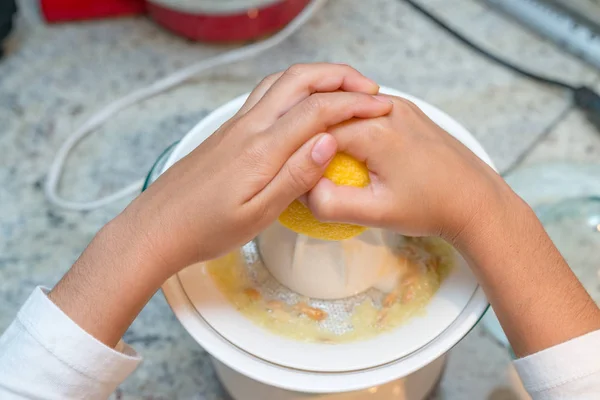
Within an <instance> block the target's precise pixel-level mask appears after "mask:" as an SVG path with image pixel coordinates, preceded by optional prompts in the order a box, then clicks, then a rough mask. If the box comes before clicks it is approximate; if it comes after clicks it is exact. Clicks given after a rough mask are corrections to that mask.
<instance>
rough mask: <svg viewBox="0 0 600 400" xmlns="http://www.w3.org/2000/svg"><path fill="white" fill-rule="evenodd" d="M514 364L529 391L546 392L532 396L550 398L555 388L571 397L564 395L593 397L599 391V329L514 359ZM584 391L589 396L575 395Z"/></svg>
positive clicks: (533, 392)
mask: <svg viewBox="0 0 600 400" xmlns="http://www.w3.org/2000/svg"><path fill="white" fill-rule="evenodd" d="M514 364H515V367H516V369H517V371H518V373H519V376H520V377H521V380H522V381H523V386H524V387H525V389H526V390H527V391H528V392H529V393H530V394H536V393H540V394H543V393H545V394H546V395H548V396H547V397H536V398H553V397H550V396H551V394H550V393H551V392H553V391H556V392H557V393H558V392H559V393H571V397H564V398H569V399H576V398H577V399H580V398H586V399H587V398H590V399H591V398H594V399H595V398H597V397H595V396H597V395H598V393H599V392H600V330H598V331H595V332H591V333H588V334H586V335H583V336H580V337H578V338H575V339H572V340H569V341H568V342H565V343H561V344H559V345H556V346H554V347H551V348H549V349H545V350H542V351H540V352H538V353H535V354H532V355H530V356H527V357H524V358H521V359H519V360H515V361H514ZM584 388H586V389H584ZM571 389H572V390H571ZM580 390H583V391H585V393H583V392H582V391H580ZM586 394H589V395H590V396H592V397H579V395H583V396H585V395H586ZM556 398H558V397H556ZM560 398H563V397H560Z"/></svg>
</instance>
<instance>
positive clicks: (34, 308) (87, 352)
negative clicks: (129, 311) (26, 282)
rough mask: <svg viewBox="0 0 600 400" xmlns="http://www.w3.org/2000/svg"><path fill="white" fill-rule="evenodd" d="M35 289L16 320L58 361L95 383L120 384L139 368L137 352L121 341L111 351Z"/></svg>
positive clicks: (43, 293)
mask: <svg viewBox="0 0 600 400" xmlns="http://www.w3.org/2000/svg"><path fill="white" fill-rule="evenodd" d="M45 292H47V290H46V289H43V288H41V287H38V288H36V289H35V291H34V292H33V294H32V295H31V296H30V297H29V299H28V300H27V301H26V302H25V304H24V305H23V307H22V308H21V310H20V311H19V313H18V314H17V321H18V322H20V323H21V324H22V325H23V327H24V328H25V329H26V330H27V332H28V333H29V334H30V335H31V336H32V337H33V338H34V339H35V340H36V341H37V342H38V343H39V344H40V345H41V346H43V347H44V348H45V349H46V350H47V351H48V352H49V353H51V354H52V355H53V356H54V357H55V358H57V359H59V360H60V361H62V362H63V363H64V364H65V365H67V366H69V367H70V368H72V369H74V370H76V371H77V372H79V373H81V374H82V375H84V376H86V377H88V378H91V379H92V380H95V381H98V382H102V383H120V382H122V381H123V380H124V379H125V378H127V376H129V375H130V374H131V373H132V372H133V371H134V370H135V369H136V368H137V366H138V365H139V363H140V361H141V358H140V357H139V356H138V355H137V353H136V352H135V350H133V349H132V348H131V347H129V346H128V345H127V344H125V343H123V342H120V343H119V345H118V346H117V349H119V351H117V350H115V349H111V348H110V347H108V346H106V345H105V344H103V343H101V342H99V341H98V340H97V339H95V338H94V337H93V336H91V335H90V334H89V333H87V332H86V331H84V330H83V329H81V328H80V327H79V325H77V324H76V323H75V322H73V321H72V320H71V319H70V318H69V317H68V316H67V315H66V314H65V313H63V311H62V310H61V309H60V308H58V306H57V305H56V304H54V303H53V302H52V301H51V300H50V299H49V298H48V297H47V296H46V293H45Z"/></svg>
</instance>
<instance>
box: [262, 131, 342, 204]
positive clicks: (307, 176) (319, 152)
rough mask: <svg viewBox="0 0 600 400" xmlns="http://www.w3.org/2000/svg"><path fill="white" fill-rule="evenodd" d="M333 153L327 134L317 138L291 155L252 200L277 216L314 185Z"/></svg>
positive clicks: (333, 148)
mask: <svg viewBox="0 0 600 400" xmlns="http://www.w3.org/2000/svg"><path fill="white" fill-rule="evenodd" d="M336 152H337V142H336V141H335V139H334V138H333V136H331V135H330V134H328V133H322V134H319V135H316V136H315V137H313V138H311V139H310V140H309V141H308V142H306V143H305V144H304V145H302V146H301V147H300V148H299V149H298V150H296V152H295V153H294V154H292V156H291V157H290V158H289V159H288V160H287V161H286V162H285V164H283V166H282V167H281V169H280V170H279V172H278V173H277V175H275V177H274V178H273V180H271V182H269V184H268V185H267V186H265V188H264V189H263V190H262V191H261V192H260V193H259V194H257V195H256V196H255V199H256V200H257V201H258V202H260V203H262V204H267V205H269V207H268V208H269V211H271V212H273V213H277V215H279V214H280V213H281V212H282V211H283V210H285V208H286V207H287V206H288V205H290V203H291V202H293V201H294V200H295V199H297V198H298V197H300V196H302V195H303V194H305V193H306V192H308V191H309V190H311V189H312V188H313V187H314V186H315V185H316V183H317V182H318V181H319V179H321V177H322V176H323V174H324V173H325V169H326V168H327V165H329V162H330V161H331V159H332V158H333V156H335V154H336Z"/></svg>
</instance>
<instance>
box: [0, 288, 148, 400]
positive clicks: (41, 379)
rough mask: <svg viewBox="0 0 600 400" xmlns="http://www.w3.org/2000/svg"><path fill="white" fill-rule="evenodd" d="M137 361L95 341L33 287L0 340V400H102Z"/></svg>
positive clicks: (128, 352) (130, 352)
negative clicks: (33, 289) (31, 292)
mask: <svg viewBox="0 0 600 400" xmlns="http://www.w3.org/2000/svg"><path fill="white" fill-rule="evenodd" d="M140 361H141V359H140V357H138V356H137V354H136V353H135V351H134V350H133V349H131V348H130V347H129V346H127V345H126V344H124V343H122V342H121V343H119V345H118V346H117V349H111V348H109V347H107V346H105V345H104V344H103V343H101V342H99V341H98V340H96V339H95V338H94V337H92V336H91V335H89V334H88V333H87V332H85V331H84V330H83V329H81V328H80V327H79V326H78V325H77V324H76V323H75V322H73V321H72V320H71V319H70V318H69V317H67V315H66V314H64V313H63V312H62V311H61V310H60V309H59V308H58V307H57V306H56V305H55V304H54V303H53V302H52V301H50V299H48V297H47V296H46V294H45V293H44V289H42V288H37V289H36V290H35V291H34V292H33V294H32V295H31V296H30V297H29V299H28V300H27V302H26V303H25V304H24V305H23V307H22V308H21V310H20V311H19V313H18V314H17V317H16V318H15V320H14V321H13V323H12V324H11V325H10V326H9V327H8V329H7V330H6V332H4V334H3V335H2V336H1V337H0V399H2V400H13V399H44V400H46V399H48V400H49V399H52V400H54V399H57V400H59V399H60V400H68V399H106V398H107V397H108V396H109V395H110V394H111V393H112V392H113V391H114V390H115V389H116V387H117V386H118V385H119V384H120V383H121V382H122V381H123V380H125V378H127V377H128V376H129V375H130V374H131V373H132V372H133V371H134V370H135V368H136V367H137V366H138V364H139V363H140Z"/></svg>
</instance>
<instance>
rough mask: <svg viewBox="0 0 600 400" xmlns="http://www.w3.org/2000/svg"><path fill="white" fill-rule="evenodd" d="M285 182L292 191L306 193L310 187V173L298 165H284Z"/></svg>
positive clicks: (304, 167) (307, 169)
mask: <svg viewBox="0 0 600 400" xmlns="http://www.w3.org/2000/svg"><path fill="white" fill-rule="evenodd" d="M285 170H286V173H287V178H288V179H287V181H288V182H289V185H290V188H291V190H292V191H294V192H296V191H300V192H306V191H308V190H309V189H311V187H312V179H311V171H310V169H309V168H307V167H306V166H304V165H302V164H300V163H288V164H286V168H285Z"/></svg>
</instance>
